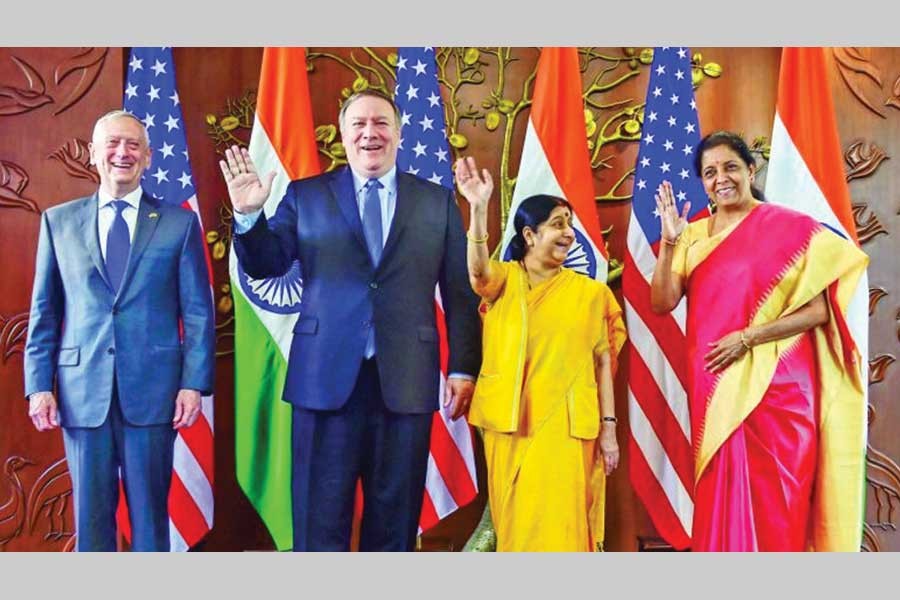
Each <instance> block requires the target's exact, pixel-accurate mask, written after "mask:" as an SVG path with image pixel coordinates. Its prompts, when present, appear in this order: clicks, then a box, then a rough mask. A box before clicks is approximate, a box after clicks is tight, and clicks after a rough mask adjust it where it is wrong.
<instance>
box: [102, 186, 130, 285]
mask: <svg viewBox="0 0 900 600" xmlns="http://www.w3.org/2000/svg"><path fill="white" fill-rule="evenodd" d="M110 204H112V206H113V208H114V209H115V210H116V216H115V217H113V222H112V225H110V226H109V233H107V235H106V274H107V275H108V276H109V282H110V283H111V284H112V286H113V289H114V290H115V291H116V292H117V293H118V291H119V286H120V285H122V276H123V275H125V266H126V265H127V264H128V253H129V252H130V250H131V236H130V235H129V234H128V224H127V223H126V222H125V218H124V217H123V216H122V211H124V210H125V207H126V206H128V203H127V202H125V201H124V200H113V201H112V202H110Z"/></svg>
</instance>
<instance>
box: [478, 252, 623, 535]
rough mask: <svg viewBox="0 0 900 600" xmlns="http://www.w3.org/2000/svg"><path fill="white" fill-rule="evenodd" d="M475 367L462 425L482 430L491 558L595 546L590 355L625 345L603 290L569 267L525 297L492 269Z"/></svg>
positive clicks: (505, 268) (509, 277)
mask: <svg viewBox="0 0 900 600" xmlns="http://www.w3.org/2000/svg"><path fill="white" fill-rule="evenodd" d="M491 270H492V281H491V282H490V284H489V286H488V287H489V289H490V290H497V289H501V290H502V291H501V293H500V295H499V297H498V298H497V300H496V301H495V302H494V303H493V304H492V305H490V306H489V307H488V310H487V313H486V314H485V318H484V335H483V340H484V341H483V344H484V352H483V362H482V368H481V373H480V374H479V377H478V383H477V385H476V388H475V396H474V398H473V401H472V408H471V410H470V412H469V422H470V423H471V424H472V425H475V426H478V427H481V428H482V429H483V431H484V446H485V457H486V460H487V469H488V493H489V501H490V506H491V514H492V517H493V520H494V527H495V530H496V533H497V550H498V551H584V550H593V549H597V548H602V543H603V534H604V508H605V476H604V473H603V467H602V460H601V459H599V457H598V456H599V451H598V449H597V448H596V445H597V436H598V434H599V431H600V405H599V396H598V391H597V384H596V381H595V378H594V354H595V353H601V352H603V351H606V350H608V351H609V352H610V353H611V355H612V358H613V360H614V364H615V357H616V356H617V354H618V352H619V350H620V349H621V348H622V344H623V343H624V341H625V326H624V323H623V322H622V317H621V313H622V311H621V309H620V308H619V305H618V303H617V302H616V299H615V297H614V296H613V294H612V292H611V291H610V289H609V288H608V287H607V286H606V285H604V284H603V283H600V282H598V281H595V280H593V279H590V278H588V277H585V276H583V275H580V274H577V273H575V272H574V271H570V270H568V269H562V271H561V272H560V273H559V274H558V275H556V276H554V277H552V278H551V279H549V280H547V281H545V282H543V283H541V284H540V285H538V286H536V287H535V288H534V289H528V283H527V274H526V273H525V271H524V269H523V268H522V267H521V266H520V265H519V264H518V263H515V262H492V263H491Z"/></svg>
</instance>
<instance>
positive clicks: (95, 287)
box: [25, 194, 215, 427]
mask: <svg viewBox="0 0 900 600" xmlns="http://www.w3.org/2000/svg"><path fill="white" fill-rule="evenodd" d="M179 323H181V324H183V327H184V336H183V340H182V338H181V336H180V334H179ZM214 344H215V332H214V313H213V307H212V298H211V294H210V286H209V276H208V273H207V267H206V259H205V256H204V251H203V240H202V238H201V232H200V226H199V223H198V221H197V217H196V216H195V215H194V214H193V213H192V212H190V211H187V210H184V209H182V208H180V207H177V206H172V205H167V204H164V203H160V202H158V201H156V200H155V199H153V198H152V197H150V196H148V195H147V194H144V195H143V197H142V198H141V204H140V209H139V211H138V217H137V223H136V226H135V232H134V239H133V241H132V246H131V253H130V255H129V260H128V266H127V268H126V270H125V275H124V277H123V279H122V285H121V287H120V290H119V292H118V294H116V293H114V291H113V289H112V287H111V285H110V283H109V280H108V278H107V275H106V268H105V264H104V262H103V257H102V254H101V252H100V243H99V240H98V236H97V194H94V195H93V196H89V197H86V198H80V199H77V200H73V201H71V202H66V203H64V204H61V205H59V206H55V207H53V208H51V209H49V210H47V211H46V212H45V213H44V214H43V216H42V218H41V233H40V239H39V242H38V252H37V261H36V266H35V277H34V289H33V294H32V301H31V317H30V320H29V322H28V342H27V343H26V346H25V394H26V396H27V395H30V394H32V393H34V392H38V391H49V390H52V389H54V381H55V382H56V384H57V386H58V388H57V398H58V402H59V410H60V419H61V424H62V426H63V427H96V426H98V425H101V424H102V423H103V421H104V419H105V418H106V415H107V412H108V411H109V406H110V400H111V398H112V385H113V380H114V379H113V376H114V375H115V381H116V382H117V383H118V386H117V388H118V398H119V403H120V405H121V408H122V414H123V416H124V417H125V419H126V421H128V422H130V423H132V424H134V425H154V424H163V423H167V422H171V420H172V417H173V414H174V408H175V396H176V394H177V391H178V390H179V389H181V388H185V389H194V390H199V391H201V392H203V393H210V392H211V391H212V387H213V368H214V356H215V351H214Z"/></svg>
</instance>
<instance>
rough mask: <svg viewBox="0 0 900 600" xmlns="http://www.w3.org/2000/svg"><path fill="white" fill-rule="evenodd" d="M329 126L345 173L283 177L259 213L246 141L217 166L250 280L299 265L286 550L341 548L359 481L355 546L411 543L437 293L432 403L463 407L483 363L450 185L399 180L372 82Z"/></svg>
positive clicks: (261, 181)
mask: <svg viewBox="0 0 900 600" xmlns="http://www.w3.org/2000/svg"><path fill="white" fill-rule="evenodd" d="M339 123H340V128H341V136H342V139H343V143H344V147H345V149H346V153H347V162H348V163H349V167H345V168H342V169H338V170H336V171H334V172H331V173H326V174H324V175H319V176H316V177H311V178H308V179H303V180H299V181H293V182H291V183H290V185H289V186H288V188H287V191H286V192H285V195H284V198H283V199H282V201H281V203H280V204H279V206H278V209H277V211H276V213H275V215H274V216H273V217H272V218H271V220H268V219H267V218H266V216H265V214H264V213H263V212H262V207H263V205H264V204H265V202H266V199H267V198H268V196H269V193H270V190H271V186H272V180H273V178H274V175H275V174H274V173H271V174H269V175H267V176H265V177H263V178H260V177H259V176H258V175H257V173H256V170H255V168H254V166H253V163H252V161H251V160H250V155H249V153H248V152H247V150H246V149H239V148H237V147H233V148H231V149H229V150H227V151H226V159H227V160H225V161H221V162H220V166H221V168H222V172H223V174H224V177H225V180H226V182H227V184H228V190H229V194H230V196H231V202H232V205H233V206H234V209H235V211H236V212H235V233H236V235H235V237H234V248H235V251H236V253H237V256H238V259H239V260H240V263H241V266H242V268H243V270H244V272H246V273H247V274H248V275H249V276H251V277H255V278H265V277H276V276H280V275H283V274H284V273H286V272H287V271H288V269H290V268H291V265H292V264H293V263H294V261H299V264H300V269H301V272H302V276H303V296H302V300H301V302H302V304H301V308H300V315H299V318H298V320H297V323H296V326H295V327H294V336H293V341H292V343H291V350H290V357H289V362H288V372H287V377H286V381H285V386H284V394H283V397H284V400H285V401H287V402H290V403H291V404H292V405H293V421H292V423H293V425H292V428H293V430H292V444H293V473H292V497H293V524H294V550H297V551H299V550H331V551H335V550H338V551H340V550H347V549H349V545H350V530H351V523H352V514H353V501H354V490H355V486H356V482H357V480H358V479H361V481H362V487H363V496H364V502H363V517H362V524H361V530H360V542H359V544H360V550H400V551H406V550H412V549H413V548H414V546H415V539H416V533H417V528H418V520H419V514H420V512H421V508H422V500H423V493H424V486H425V472H426V467H427V462H428V448H429V440H430V433H431V422H432V418H433V415H434V411H435V410H436V409H437V408H438V390H439V386H440V363H439V347H438V330H437V324H436V316H435V308H434V290H435V285H439V286H440V291H441V298H442V301H443V308H444V312H445V314H446V321H447V332H448V339H449V347H450V356H449V369H448V371H449V373H450V375H449V377H448V380H447V388H446V394H445V405H448V406H449V407H450V411H451V416H452V417H453V418H459V417H460V416H462V415H464V414H465V413H466V411H467V410H468V406H469V402H470V400H471V397H472V391H473V389H474V379H475V377H476V376H477V373H478V368H479V366H480V363H481V338H480V323H479V319H478V311H477V308H478V299H477V296H475V294H474V293H473V292H472V290H471V288H470V286H469V283H468V275H467V271H466V244H465V235H464V232H463V228H462V222H461V219H460V215H459V209H458V208H457V206H456V202H455V199H454V196H453V193H452V191H450V190H448V189H445V188H443V187H441V186H438V185H435V184H433V183H431V182H428V181H425V180H423V179H420V178H418V177H415V176H413V175H409V174H407V173H398V172H397V167H396V160H397V146H398V144H399V138H400V125H399V124H400V118H399V115H398V114H397V108H396V106H395V105H394V103H393V101H392V100H391V99H390V98H388V97H387V96H384V95H382V94H381V93H378V92H375V91H371V90H369V91H365V92H361V93H358V94H355V95H353V96H351V97H349V98H348V99H347V100H346V101H345V102H344V105H343V107H342V108H341V112H340V116H339Z"/></svg>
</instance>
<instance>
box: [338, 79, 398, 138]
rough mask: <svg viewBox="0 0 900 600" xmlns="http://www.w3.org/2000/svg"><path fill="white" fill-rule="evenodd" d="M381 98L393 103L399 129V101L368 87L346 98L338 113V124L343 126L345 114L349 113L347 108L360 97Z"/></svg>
mask: <svg viewBox="0 0 900 600" xmlns="http://www.w3.org/2000/svg"><path fill="white" fill-rule="evenodd" d="M366 97H369V98H381V99H382V100H384V101H385V102H387V103H388V104H390V105H391V108H392V109H393V110H394V122H395V123H396V125H397V130H399V129H400V108H399V107H397V103H396V102H394V99H393V98H391V97H390V96H388V95H387V94H385V93H384V92H380V91H378V90H375V89H372V88H368V89H365V90H363V91H361V92H356V93H355V94H353V95H351V96H350V97H349V98H347V99H346V100H344V104H342V105H341V111H340V112H339V113H338V125H339V126H341V127H343V125H344V115H345V114H346V113H347V109H348V108H350V105H351V104H353V103H354V102H356V101H357V100H359V99H360V98H366Z"/></svg>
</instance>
